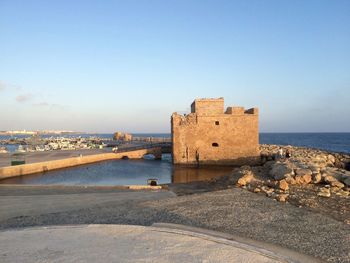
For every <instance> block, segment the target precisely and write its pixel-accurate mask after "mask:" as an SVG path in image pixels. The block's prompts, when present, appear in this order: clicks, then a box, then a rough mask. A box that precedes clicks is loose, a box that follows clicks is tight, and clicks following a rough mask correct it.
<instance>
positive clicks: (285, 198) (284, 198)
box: [276, 194, 289, 202]
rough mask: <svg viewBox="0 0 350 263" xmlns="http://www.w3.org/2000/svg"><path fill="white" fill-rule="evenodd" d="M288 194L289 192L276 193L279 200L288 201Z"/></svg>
mask: <svg viewBox="0 0 350 263" xmlns="http://www.w3.org/2000/svg"><path fill="white" fill-rule="evenodd" d="M288 196H289V195H288V194H279V195H276V200H277V201H279V202H286V201H287V198H288Z"/></svg>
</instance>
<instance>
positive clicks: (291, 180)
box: [285, 176, 297, 185]
mask: <svg viewBox="0 0 350 263" xmlns="http://www.w3.org/2000/svg"><path fill="white" fill-rule="evenodd" d="M285 180H286V182H287V183H288V184H290V185H295V184H297V182H296V180H295V179H294V178H293V177H292V176H288V177H287V178H286V179H285Z"/></svg>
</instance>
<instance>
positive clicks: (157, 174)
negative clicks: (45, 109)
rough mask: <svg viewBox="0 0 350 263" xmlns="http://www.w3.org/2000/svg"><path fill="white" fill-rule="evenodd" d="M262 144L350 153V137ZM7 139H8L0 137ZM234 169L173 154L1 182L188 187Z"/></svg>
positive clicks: (281, 137) (266, 138) (266, 139)
mask: <svg viewBox="0 0 350 263" xmlns="http://www.w3.org/2000/svg"><path fill="white" fill-rule="evenodd" d="M133 135H134V136H140V137H141V136H144V137H166V138H168V137H170V134H168V133H149V134H133ZM68 136H72V137H74V136H82V137H90V136H96V137H100V138H105V139H111V138H112V137H113V135H112V134H74V135H68ZM48 137H50V136H48ZM259 137H260V143H261V144H277V145H294V146H305V147H310V148H317V149H323V150H327V151H332V152H343V153H350V133H260V136H259ZM0 139H4V136H2V137H0ZM231 170H232V168H231V167H219V166H218V167H203V168H193V167H177V166H174V165H172V163H171V156H170V154H163V156H162V160H161V161H156V160H154V159H152V157H149V158H148V157H147V156H145V158H144V159H140V160H114V161H105V162H100V163H94V164H87V165H81V166H76V167H70V168H66V169H59V170H54V171H49V172H46V173H37V174H32V175H26V176H18V177H14V178H9V179H5V180H1V181H0V184H34V185H94V186H96V185H99V186H106V185H108V186H114V185H130V184H147V181H148V180H149V179H156V180H157V181H158V183H159V184H167V183H188V182H193V181H203V180H209V179H212V178H216V177H220V176H223V175H226V174H228V173H230V171H231Z"/></svg>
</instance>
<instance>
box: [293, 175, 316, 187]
mask: <svg viewBox="0 0 350 263" xmlns="http://www.w3.org/2000/svg"><path fill="white" fill-rule="evenodd" d="M294 179H295V182H296V184H299V185H302V184H309V183H311V181H312V177H311V174H310V173H305V174H302V175H296V176H295V177H294Z"/></svg>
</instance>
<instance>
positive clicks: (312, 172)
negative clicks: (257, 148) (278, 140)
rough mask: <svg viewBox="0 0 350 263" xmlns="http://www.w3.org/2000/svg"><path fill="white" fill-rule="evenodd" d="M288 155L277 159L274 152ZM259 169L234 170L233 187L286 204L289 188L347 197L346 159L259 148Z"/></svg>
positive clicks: (349, 159)
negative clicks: (313, 188)
mask: <svg viewBox="0 0 350 263" xmlns="http://www.w3.org/2000/svg"><path fill="white" fill-rule="evenodd" d="M280 149H282V150H283V152H286V150H287V149H288V151H289V152H290V153H291V156H290V157H289V158H285V157H284V158H281V157H282V156H280V155H279V154H278V151H279V150H280ZM261 159H262V166H261V167H249V166H243V167H241V168H238V169H235V170H234V172H233V176H234V177H238V178H239V179H238V181H237V183H236V184H237V186H240V187H244V188H247V189H248V190H251V191H253V192H255V193H261V192H263V193H265V194H266V195H267V196H269V197H273V198H275V199H276V200H278V201H281V202H285V201H287V200H288V196H289V190H290V187H291V186H293V187H297V186H301V187H302V186H305V185H308V184H314V185H315V186H317V189H318V192H317V196H321V197H331V196H332V195H333V194H334V195H337V196H342V197H349V195H350V171H347V170H346V169H345V168H347V164H348V163H350V156H349V155H346V154H338V153H332V154H331V153H328V152H325V151H321V150H315V149H308V148H301V147H292V146H277V145H261Z"/></svg>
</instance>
